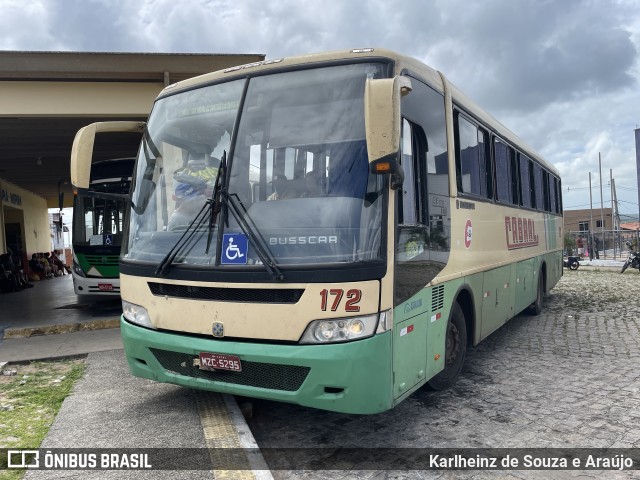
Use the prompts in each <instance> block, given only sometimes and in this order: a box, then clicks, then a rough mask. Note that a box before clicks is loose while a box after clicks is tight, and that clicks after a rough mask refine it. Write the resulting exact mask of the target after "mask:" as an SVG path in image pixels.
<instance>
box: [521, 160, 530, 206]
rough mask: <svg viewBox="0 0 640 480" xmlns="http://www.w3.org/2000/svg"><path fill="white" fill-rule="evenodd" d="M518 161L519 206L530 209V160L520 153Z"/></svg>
mask: <svg viewBox="0 0 640 480" xmlns="http://www.w3.org/2000/svg"><path fill="white" fill-rule="evenodd" d="M518 157H519V160H520V194H521V197H520V205H522V206H523V207H527V208H530V207H531V196H532V195H531V176H530V168H529V164H530V163H531V160H529V157H527V156H526V155H523V154H522V153H519V154H518Z"/></svg>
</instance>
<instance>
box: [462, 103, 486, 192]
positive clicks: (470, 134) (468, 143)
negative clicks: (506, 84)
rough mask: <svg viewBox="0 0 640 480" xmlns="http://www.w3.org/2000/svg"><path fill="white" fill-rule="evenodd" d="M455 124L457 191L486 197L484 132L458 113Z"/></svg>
mask: <svg viewBox="0 0 640 480" xmlns="http://www.w3.org/2000/svg"><path fill="white" fill-rule="evenodd" d="M455 126H456V175H457V184H458V191H459V192H461V193H470V194H473V195H478V196H481V197H485V198H486V197H487V165H486V158H487V156H486V147H485V145H486V133H485V132H484V131H483V130H481V129H479V128H478V127H477V126H476V125H475V124H473V123H471V122H470V121H468V120H467V119H466V118H464V117H462V116H461V115H460V114H459V113H458V114H457V115H456V124H455Z"/></svg>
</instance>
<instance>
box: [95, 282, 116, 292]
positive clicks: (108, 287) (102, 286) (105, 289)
mask: <svg viewBox="0 0 640 480" xmlns="http://www.w3.org/2000/svg"><path fill="white" fill-rule="evenodd" d="M98 288H99V289H100V290H101V291H103V292H112V291H113V285H111V284H110V283H99V284H98Z"/></svg>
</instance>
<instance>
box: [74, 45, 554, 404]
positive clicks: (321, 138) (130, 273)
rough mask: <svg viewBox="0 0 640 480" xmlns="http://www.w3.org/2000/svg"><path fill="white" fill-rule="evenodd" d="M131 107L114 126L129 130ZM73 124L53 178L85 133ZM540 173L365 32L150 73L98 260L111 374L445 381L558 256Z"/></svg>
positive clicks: (547, 171)
mask: <svg viewBox="0 0 640 480" xmlns="http://www.w3.org/2000/svg"><path fill="white" fill-rule="evenodd" d="M141 127H142V126H141V125H140V124H133V123H130V124H127V123H122V124H120V125H119V128H122V129H127V128H128V129H131V130H135V129H137V128H141ZM116 128H118V125H116V124H111V123H106V124H93V125H91V126H88V127H85V128H84V129H83V130H81V131H80V132H78V134H77V136H76V139H75V142H74V148H73V153H72V180H73V183H74V184H76V185H78V184H80V185H81V184H83V183H84V182H85V181H86V179H88V178H89V173H88V170H89V169H90V160H91V145H92V142H93V139H94V137H95V135H96V132H100V131H103V130H107V131H108V130H113V129H116ZM560 192H561V188H560V177H559V175H558V172H557V170H556V169H555V168H553V167H552V166H551V165H550V164H549V163H547V162H545V161H544V160H543V159H542V158H541V157H540V156H539V155H537V154H536V153H535V152H534V151H533V150H532V149H531V148H529V147H528V146H526V145H525V144H524V143H522V141H521V140H520V139H519V138H518V137H516V136H515V135H514V134H513V133H512V132H510V131H509V130H508V129H507V128H505V127H504V126H503V125H501V124H500V123H499V122H497V121H496V120H495V119H493V118H492V117H491V116H490V115H488V114H487V113H486V112H484V111H483V110H482V109H480V108H479V107H478V106H477V105H476V104H474V103H473V102H472V101H471V100H469V99H468V98H467V97H465V96H464V95H463V94H462V93H461V92H460V91H459V90H458V89H457V88H455V87H454V86H453V85H451V83H449V82H448V81H447V79H446V78H445V77H444V76H443V75H442V74H441V73H439V72H437V71H435V70H433V69H431V68H429V67H428V66H426V65H424V64H422V63H420V62H418V61H416V60H413V59H411V58H407V57H405V56H402V55H398V54H396V53H394V52H391V51H388V50H382V49H357V50H351V51H340V52H330V53H321V54H314V55H307V56H302V57H297V58H286V59H277V60H268V61H264V62H258V63H253V64H248V65H243V66H239V67H234V68H229V69H226V70H224V71H219V72H214V73H211V74H207V75H203V76H200V77H197V78H193V79H190V80H186V81H183V82H180V83H177V84H175V85H170V86H169V87H167V88H165V89H164V91H163V92H162V93H161V94H160V95H159V96H158V98H157V100H156V102H155V105H154V107H153V110H152V112H151V114H150V117H149V120H148V123H147V124H146V125H145V126H144V135H143V140H142V143H141V146H140V151H139V154H138V158H137V162H136V167H135V171H134V176H133V179H132V187H131V194H130V196H131V198H130V208H129V224H128V231H127V232H125V240H124V242H123V246H122V253H121V257H120V279H121V296H122V301H123V315H122V318H121V332H122V338H123V343H124V348H125V355H126V358H127V361H128V364H129V368H130V370H131V372H132V373H133V374H134V375H136V376H139V377H143V378H148V379H153V380H157V381H161V382H169V383H175V384H179V385H183V386H186V387H192V388H199V389H207V390H213V391H217V392H225V393H230V394H236V395H242V396H247V397H257V398H264V399H271V400H278V401H283V402H291V403H296V404H299V405H305V406H309V407H315V408H321V409H326V410H333V411H339V412H351V413H362V414H365V413H376V412H381V411H384V410H386V409H389V408H392V407H393V406H395V405H396V404H398V403H399V402H401V401H402V400H403V399H405V398H407V397H408V396H409V395H411V394H412V392H414V391H415V390H417V389H418V388H420V387H422V386H423V385H425V384H429V385H430V386H431V387H433V388H436V389H442V388H446V387H447V386H449V385H451V384H453V382H455V380H456V377H457V376H458V375H459V373H460V371H461V369H462V364H463V361H464V358H465V351H466V349H467V347H468V346H470V345H476V344H478V343H479V342H480V341H482V340H483V339H484V338H486V337H487V336H488V335H490V334H491V333H492V332H494V331H495V330H497V329H498V328H500V326H501V325H503V324H504V323H505V322H506V321H507V320H509V319H510V318H512V317H514V316H515V315H517V314H518V313H520V312H522V311H523V310H525V309H527V308H529V309H530V310H531V311H532V312H533V313H539V312H540V311H541V309H542V303H543V296H544V294H545V293H546V292H547V291H548V290H549V289H551V288H552V287H553V286H554V285H555V284H556V283H557V282H558V280H559V278H560V276H561V275H562V238H563V232H562V216H561V215H562V206H561V198H560Z"/></svg>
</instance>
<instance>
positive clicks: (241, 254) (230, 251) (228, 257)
mask: <svg viewBox="0 0 640 480" xmlns="http://www.w3.org/2000/svg"><path fill="white" fill-rule="evenodd" d="M248 251H249V240H248V239H247V236H246V235H245V234H243V233H225V234H224V235H223V236H222V258H221V259H220V263H221V264H222V265H246V264H247V252H248Z"/></svg>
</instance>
